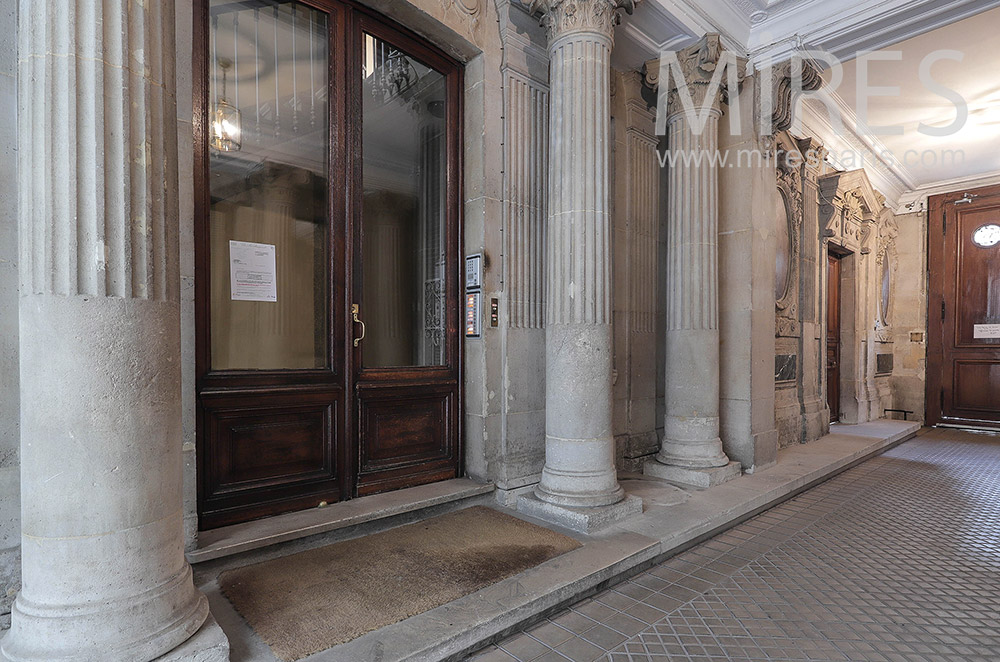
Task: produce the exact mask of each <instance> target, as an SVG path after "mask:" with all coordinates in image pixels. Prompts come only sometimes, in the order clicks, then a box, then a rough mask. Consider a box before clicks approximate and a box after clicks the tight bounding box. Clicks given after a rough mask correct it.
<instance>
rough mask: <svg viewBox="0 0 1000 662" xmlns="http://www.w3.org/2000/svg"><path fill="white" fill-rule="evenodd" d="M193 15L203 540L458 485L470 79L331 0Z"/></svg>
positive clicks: (205, 4) (208, 6)
mask: <svg viewBox="0 0 1000 662" xmlns="http://www.w3.org/2000/svg"><path fill="white" fill-rule="evenodd" d="M196 16H199V17H201V18H200V19H199V23H198V24H197V27H198V33H197V34H196V40H195V42H196V44H198V45H199V47H198V48H197V49H196V54H195V55H196V57H195V66H196V71H199V72H200V76H201V77H200V79H199V83H198V85H197V88H198V90H200V91H199V93H198V94H197V95H196V116H197V120H196V122H195V138H196V145H197V149H196V150H195V151H196V164H195V166H196V167H195V171H196V196H195V205H196V210H195V211H196V231H195V234H196V236H195V261H196V274H195V275H196V278H195V286H196V294H195V303H196V306H195V308H196V315H195V317H196V326H197V345H196V354H197V370H196V382H197V383H196V388H197V398H198V421H197V434H198V444H199V449H198V463H199V467H198V471H199V486H198V495H199V515H200V518H199V525H200V526H201V528H213V527H217V526H223V525H226V524H232V523H235V522H239V521H245V520H247V519H253V518H256V517H262V516H266V515H271V514H276V513H279V512H286V511H290V510H297V509H301V508H307V507H313V506H316V505H317V504H319V503H320V502H324V501H325V502H329V503H332V502H334V501H339V500H342V499H347V498H351V497H352V496H356V495H362V494H370V493H373V492H379V491H384V490H389V489H396V488H399V487H406V486H411V485H417V484H421V483H426V482H431V481H435V480H442V479H445V478H451V477H455V476H456V475H458V474H459V471H460V469H459V468H460V466H461V462H460V452H459V443H458V440H459V437H460V429H459V421H460V412H461V388H460V375H461V354H460V345H459V340H458V329H459V318H460V316H459V306H458V289H457V288H458V262H459V213H458V208H459V188H458V176H457V174H458V172H459V161H458V148H459V145H460V133H459V128H458V127H459V110H460V94H461V68H460V67H459V65H458V64H457V63H455V62H454V61H452V60H451V59H449V58H448V57H446V56H445V55H444V54H442V53H441V52H439V51H437V50H436V49H434V48H433V47H431V46H430V45H428V44H426V43H424V42H423V41H421V40H419V39H418V38H416V37H414V36H413V35H410V34H409V33H407V32H405V31H403V30H401V29H397V28H396V27H394V26H392V25H390V24H389V23H388V22H387V21H385V20H383V19H381V18H379V17H376V16H374V15H373V14H372V13H371V12H369V11H367V10H362V9H358V8H355V7H354V6H353V5H352V4H349V3H344V2H339V1H338V0H309V2H308V3H307V2H296V1H289V0H253V1H249V0H247V1H244V0H196ZM355 320H357V321H355Z"/></svg>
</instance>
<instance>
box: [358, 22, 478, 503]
mask: <svg viewBox="0 0 1000 662" xmlns="http://www.w3.org/2000/svg"><path fill="white" fill-rule="evenodd" d="M355 36H356V39H357V41H356V42H355V49H356V50H357V51H358V52H360V53H363V57H362V58H360V59H358V60H356V62H357V63H359V64H363V66H361V67H359V68H358V69H356V70H355V72H354V75H355V76H356V77H357V78H358V80H359V81H363V93H362V94H361V96H360V98H358V99H357V103H358V105H357V107H356V108H355V112H356V115H357V116H358V117H359V118H360V120H359V121H360V124H361V127H360V129H361V130H360V131H358V132H357V133H356V134H355V135H356V137H357V138H358V141H356V142H355V144H354V147H355V150H356V154H355V156H356V158H355V164H356V169H355V179H354V181H355V186H354V189H353V191H354V196H353V198H352V202H353V205H354V206H353V209H354V215H353V227H354V230H355V231H354V233H353V238H354V258H355V259H354V261H353V264H354V271H353V284H354V287H353V290H354V302H355V304H356V305H357V309H358V311H359V318H358V319H359V320H361V321H360V322H359V323H358V325H357V326H360V325H361V324H362V323H363V324H364V338H363V339H359V342H357V343H355V344H356V347H355V348H354V353H353V357H352V358H353V366H354V370H353V374H352V376H353V380H354V397H355V411H356V414H357V415H356V417H355V422H356V438H357V440H358V441H359V445H358V447H357V450H358V457H357V462H356V467H357V476H356V478H357V482H356V484H357V494H358V495H365V494H373V493H376V492H382V491H385V490H391V489H396V488H400V487H409V486H413V485H420V484H424V483H429V482H434V481H438V480H443V479H446V478H453V477H455V476H456V475H457V472H458V467H459V466H460V457H459V456H460V446H459V443H458V439H459V435H458V429H459V418H460V412H461V406H462V403H461V394H462V390H461V388H460V387H459V381H460V376H461V353H460V346H459V344H460V343H459V328H460V327H459V323H460V317H459V309H458V301H459V296H460V294H459V280H458V274H459V268H458V266H459V265H458V261H457V257H458V250H459V249H458V247H459V223H458V218H457V217H458V208H459V181H460V179H461V175H460V169H459V158H458V153H459V145H460V134H459V132H458V130H457V127H458V125H459V123H460V117H461V114H460V113H461V105H460V99H461V85H462V72H461V69H460V68H459V67H458V65H457V64H455V63H454V62H453V61H451V60H450V59H448V58H445V57H443V56H442V55H440V54H439V53H437V52H435V51H433V50H431V49H429V48H427V47H426V46H425V45H424V44H423V43H422V42H421V41H420V40H418V39H416V38H414V37H413V36H412V35H409V34H406V33H404V32H403V31H401V30H398V29H393V28H392V27H391V26H389V25H387V24H386V23H384V22H381V21H377V20H375V19H373V18H372V17H371V16H367V15H360V16H359V17H358V23H357V29H356V30H355ZM392 66H394V67H397V69H399V70H403V71H408V72H410V75H411V76H412V77H413V78H414V81H415V82H414V84H413V88H412V89H413V93H412V94H408V93H405V91H404V92H395V91H393V90H382V89H380V88H379V80H378V74H377V73H375V74H373V73H371V72H372V71H374V72H378V71H379V70H381V69H384V68H386V67H392ZM417 88H419V89H417ZM449 129H450V130H449ZM355 331H356V332H357V331H358V329H355Z"/></svg>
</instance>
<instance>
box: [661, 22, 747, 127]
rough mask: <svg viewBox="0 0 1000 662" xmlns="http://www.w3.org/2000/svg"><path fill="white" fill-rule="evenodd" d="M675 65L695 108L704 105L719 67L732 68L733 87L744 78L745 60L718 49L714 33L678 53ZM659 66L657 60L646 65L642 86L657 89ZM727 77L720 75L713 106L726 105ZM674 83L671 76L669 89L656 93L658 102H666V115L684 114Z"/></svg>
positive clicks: (718, 39) (719, 39)
mask: <svg viewBox="0 0 1000 662" xmlns="http://www.w3.org/2000/svg"><path fill="white" fill-rule="evenodd" d="M677 63H678V64H679V65H680V70H681V73H682V74H683V75H684V81H685V82H686V83H687V89H688V93H689V94H690V95H691V99H692V101H693V102H694V105H695V108H701V107H702V106H703V105H704V102H705V100H706V96H707V95H708V93H709V91H710V89H711V83H712V78H713V77H714V76H716V75H717V74H716V71H717V69H718V68H719V67H720V66H723V67H733V68H734V71H735V77H736V82H737V86H742V84H743V79H744V78H746V70H747V60H746V58H744V57H740V56H737V55H736V54H735V53H733V52H731V51H726V50H725V49H724V48H723V45H722V38H721V37H720V36H719V35H718V34H714V33H710V34H706V35H705V36H704V37H702V38H701V40H700V41H698V43H696V44H694V45H692V46H689V47H687V48H685V49H684V50H682V51H678V52H677ZM660 64H661V62H660V59H653V60H649V61H647V62H646V64H645V66H644V70H645V80H646V85H648V86H649V87H650V88H652V89H654V90H655V89H658V88H659V86H660V82H661V81H660ZM730 75H731V73H730V72H729V71H724V72H723V73H722V77H721V84H720V86H719V89H718V92H717V93H716V97H715V98H714V99H712V104H713V105H715V106H719V105H720V104H728V103H729V87H728V85H727V82H728V80H729V76H730ZM678 82H679V81H678V80H677V76H676V75H675V74H674V73H673V72H671V75H670V86H669V88H668V89H666V90H659V96H660V99H663V98H664V97H665V98H666V101H667V104H668V106H667V107H668V114H670V115H673V114H675V113H678V112H682V111H683V110H684V108H683V105H682V103H681V102H680V98H679V96H678V89H677V84H678ZM664 93H666V94H664Z"/></svg>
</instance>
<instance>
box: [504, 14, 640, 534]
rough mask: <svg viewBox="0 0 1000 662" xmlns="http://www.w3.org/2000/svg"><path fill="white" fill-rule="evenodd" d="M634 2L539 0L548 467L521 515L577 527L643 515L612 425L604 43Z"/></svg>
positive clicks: (523, 501) (608, 118)
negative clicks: (544, 122) (543, 50)
mask: <svg viewBox="0 0 1000 662" xmlns="http://www.w3.org/2000/svg"><path fill="white" fill-rule="evenodd" d="M633 5H634V2H633V1H632V0H537V1H536V2H533V3H532V5H531V8H532V10H533V11H539V12H542V14H543V19H542V21H543V24H544V25H545V27H546V29H547V32H548V40H549V62H550V64H549V85H550V95H551V96H550V98H551V101H550V106H549V107H550V124H549V194H548V225H547V242H548V243H547V248H546V265H545V270H546V299H545V324H546V328H545V342H546V345H545V346H546V362H545V408H546V411H545V467H544V469H543V470H542V478H541V482H540V483H539V485H538V487H537V489H536V490H535V494H534V496H533V497H527V498H522V499H521V500H520V501H519V506H518V507H519V508H521V509H524V510H528V511H530V512H532V514H535V515H537V516H539V517H543V518H548V519H552V520H555V521H559V522H560V523H562V524H564V525H567V526H571V527H573V528H577V529H580V530H592V529H595V528H598V527H599V526H602V525H604V524H606V523H608V522H609V521H610V520H613V519H616V518H619V517H624V516H626V515H628V514H631V513H634V512H641V510H642V502H641V500H639V499H636V498H634V497H631V498H626V497H625V494H624V491H623V490H622V488H621V487H620V486H619V485H618V479H617V473H616V471H615V448H614V438H613V436H612V430H611V411H612V398H611V373H612V366H611V351H612V345H611V223H610V214H609V210H608V193H609V190H610V185H609V184H610V183H609V179H608V174H609V170H608V154H609V148H610V145H611V135H610V132H611V124H610V122H611V115H610V97H611V80H610V75H611V65H610V56H611V47H612V37H613V31H614V26H615V24H616V22H617V20H618V12H619V11H620V10H621V9H623V8H624V9H626V10H631V8H632V6H633Z"/></svg>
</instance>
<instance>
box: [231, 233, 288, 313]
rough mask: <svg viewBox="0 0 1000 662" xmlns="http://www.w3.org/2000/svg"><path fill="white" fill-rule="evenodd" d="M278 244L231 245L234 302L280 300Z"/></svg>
mask: <svg viewBox="0 0 1000 662" xmlns="http://www.w3.org/2000/svg"><path fill="white" fill-rule="evenodd" d="M274 264H275V262H274V245H273V244H255V243H253V242H250V241H230V242H229V282H230V284H231V285H232V299H233V301H277V300H278V285H277V282H276V281H275V271H276V269H275V267H274Z"/></svg>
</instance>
